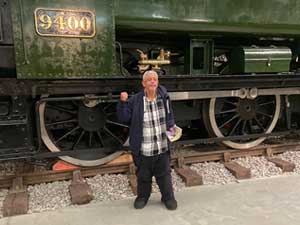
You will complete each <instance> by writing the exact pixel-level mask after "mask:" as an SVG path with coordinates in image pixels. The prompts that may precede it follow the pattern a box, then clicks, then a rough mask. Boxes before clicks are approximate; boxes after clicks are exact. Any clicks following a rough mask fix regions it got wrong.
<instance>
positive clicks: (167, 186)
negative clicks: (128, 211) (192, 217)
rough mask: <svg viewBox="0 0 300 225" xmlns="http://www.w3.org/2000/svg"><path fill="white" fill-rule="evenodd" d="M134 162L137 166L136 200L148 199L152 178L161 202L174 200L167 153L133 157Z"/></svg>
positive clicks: (168, 154)
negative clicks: (154, 180)
mask: <svg viewBox="0 0 300 225" xmlns="http://www.w3.org/2000/svg"><path fill="white" fill-rule="evenodd" d="M134 161H135V165H136V166H137V179H138V187H137V192H138V193H137V194H138V198H143V199H145V200H148V199H149V197H150V194H151V190H152V177H153V176H154V177H155V179H156V183H157V184H158V187H159V190H160V192H161V195H162V201H167V200H170V199H174V192H173V186H172V177H171V167H170V153H169V152H165V153H163V154H160V155H155V156H143V155H140V156H139V157H134Z"/></svg>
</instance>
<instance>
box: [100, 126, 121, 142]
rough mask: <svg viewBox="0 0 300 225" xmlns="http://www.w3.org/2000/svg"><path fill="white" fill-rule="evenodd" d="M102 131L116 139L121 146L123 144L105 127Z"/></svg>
mask: <svg viewBox="0 0 300 225" xmlns="http://www.w3.org/2000/svg"><path fill="white" fill-rule="evenodd" d="M104 130H105V131H106V133H108V134H109V135H110V136H112V137H113V138H114V139H116V140H117V141H118V142H120V143H121V144H123V142H122V140H120V139H119V138H118V137H117V136H116V135H114V134H113V133H112V132H111V131H110V130H109V129H107V127H104Z"/></svg>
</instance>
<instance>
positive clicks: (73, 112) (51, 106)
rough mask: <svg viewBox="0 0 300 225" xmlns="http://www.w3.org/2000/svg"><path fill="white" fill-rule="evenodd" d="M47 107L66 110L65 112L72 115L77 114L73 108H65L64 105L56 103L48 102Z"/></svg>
mask: <svg viewBox="0 0 300 225" xmlns="http://www.w3.org/2000/svg"><path fill="white" fill-rule="evenodd" d="M47 107H49V108H52V109H56V110H58V111H61V112H66V113H69V114H72V115H76V114H77V112H76V111H74V110H70V109H66V108H64V107H61V106H57V105H51V104H48V105H47Z"/></svg>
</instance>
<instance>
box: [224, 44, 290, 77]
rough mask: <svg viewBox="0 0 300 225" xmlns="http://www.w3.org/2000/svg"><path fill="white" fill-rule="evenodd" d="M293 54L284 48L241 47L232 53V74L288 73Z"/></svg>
mask: <svg viewBox="0 0 300 225" xmlns="http://www.w3.org/2000/svg"><path fill="white" fill-rule="evenodd" d="M291 58H292V52H291V50H290V49H289V48H283V47H280V48H279V47H275V46H274V47H268V48H257V47H239V48H235V49H234V50H233V51H232V52H231V56H230V62H231V64H230V71H231V73H272V72H273V73H274V72H288V71H289V67H290V62H291Z"/></svg>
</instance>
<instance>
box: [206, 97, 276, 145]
mask: <svg viewBox="0 0 300 225" xmlns="http://www.w3.org/2000/svg"><path fill="white" fill-rule="evenodd" d="M279 114H280V96H279V95H274V96H258V97H257V98H256V99H253V100H250V99H240V98H235V97H232V98H218V99H217V98H212V99H210V101H209V105H208V106H206V113H205V117H204V122H205V125H206V127H207V130H208V131H209V133H210V134H211V135H213V136H216V137H227V136H239V135H247V134H268V133H271V132H272V130H273V129H274V127H275V126H276V123H277V121H278V118H279ZM265 139H266V138H265V137H259V138H256V139H249V140H241V141H223V143H224V144H225V145H227V146H229V147H231V148H235V149H247V148H252V147H254V146H257V145H259V144H260V143H262V142H263V141H264V140H265Z"/></svg>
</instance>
